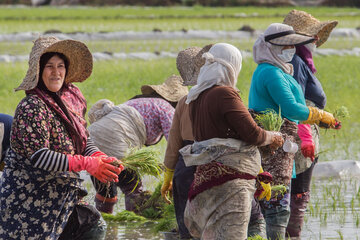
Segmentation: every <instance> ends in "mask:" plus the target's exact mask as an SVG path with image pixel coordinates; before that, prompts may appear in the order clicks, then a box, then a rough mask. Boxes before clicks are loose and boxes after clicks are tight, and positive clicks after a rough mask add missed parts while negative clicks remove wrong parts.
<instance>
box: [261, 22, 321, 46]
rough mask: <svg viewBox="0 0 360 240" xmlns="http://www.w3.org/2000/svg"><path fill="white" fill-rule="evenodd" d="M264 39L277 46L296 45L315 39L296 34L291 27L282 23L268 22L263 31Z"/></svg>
mask: <svg viewBox="0 0 360 240" xmlns="http://www.w3.org/2000/svg"><path fill="white" fill-rule="evenodd" d="M264 39H265V42H269V43H271V44H273V45H277V46H291V45H295V46H298V45H304V44H307V43H310V42H312V41H314V40H315V38H313V37H309V36H305V35H301V34H297V33H296V32H295V31H294V29H293V27H291V26H289V25H286V24H282V23H272V24H270V26H269V27H268V28H267V29H266V30H265V32H264Z"/></svg>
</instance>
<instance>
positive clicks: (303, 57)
mask: <svg viewBox="0 0 360 240" xmlns="http://www.w3.org/2000/svg"><path fill="white" fill-rule="evenodd" d="M284 24H287V25H290V26H292V27H293V28H294V30H295V31H296V32H297V33H301V34H305V35H308V36H312V37H314V38H315V40H314V42H311V43H308V44H305V45H302V46H296V54H295V55H294V57H293V59H292V61H291V64H292V65H293V66H294V79H295V80H296V81H297V82H298V83H299V84H300V86H301V89H302V91H303V93H304V95H305V100H306V104H307V105H308V106H313V107H314V106H315V107H318V108H320V109H323V108H324V107H325V104H326V95H325V92H324V90H323V88H322V86H321V83H320V81H319V80H318V79H317V78H316V77H315V75H314V74H315V72H316V68H315V65H314V60H313V56H312V53H313V52H314V50H315V49H316V48H317V47H320V46H321V45H322V44H323V43H324V42H326V40H327V39H328V37H329V35H330V32H331V31H332V30H333V29H334V28H335V27H336V25H337V21H326V22H320V21H319V20H317V19H316V18H314V17H313V16H311V15H310V14H308V13H306V12H303V11H298V10H292V11H290V13H289V14H288V15H286V17H285V19H284ZM298 134H299V137H300V139H301V145H300V146H301V152H300V151H299V152H297V153H296V155H295V165H296V178H295V179H293V180H292V182H291V203H290V209H291V210H290V219H289V224H288V226H287V229H286V231H287V234H288V235H289V236H290V237H291V238H292V239H300V235H301V230H302V225H303V222H304V215H305V210H306V207H307V203H308V202H309V199H310V182H311V176H312V172H313V169H314V166H315V163H316V162H317V160H318V157H315V156H316V155H317V154H318V152H319V127H318V126H317V125H316V124H314V125H311V126H310V125H308V124H299V125H298Z"/></svg>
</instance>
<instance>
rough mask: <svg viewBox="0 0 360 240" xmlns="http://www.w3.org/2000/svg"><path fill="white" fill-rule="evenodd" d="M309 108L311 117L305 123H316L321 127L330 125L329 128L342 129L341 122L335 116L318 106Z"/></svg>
mask: <svg viewBox="0 0 360 240" xmlns="http://www.w3.org/2000/svg"><path fill="white" fill-rule="evenodd" d="M308 108H309V117H308V119H307V120H306V121H304V122H302V123H303V124H314V123H316V124H317V125H319V126H320V127H325V126H328V127H329V128H334V129H340V128H339V126H341V122H339V121H337V120H336V119H335V118H334V116H333V115H332V114H331V113H329V112H326V111H324V110H321V109H319V108H316V107H308Z"/></svg>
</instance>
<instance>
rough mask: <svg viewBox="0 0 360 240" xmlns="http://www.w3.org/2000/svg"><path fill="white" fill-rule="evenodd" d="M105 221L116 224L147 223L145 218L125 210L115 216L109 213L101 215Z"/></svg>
mask: <svg viewBox="0 0 360 240" xmlns="http://www.w3.org/2000/svg"><path fill="white" fill-rule="evenodd" d="M101 215H102V216H103V218H104V220H105V221H116V222H144V221H147V220H146V218H144V217H143V216H139V215H137V214H136V213H134V212H131V211H127V210H124V211H122V212H119V213H117V214H116V215H115V216H114V215H112V214H108V213H101Z"/></svg>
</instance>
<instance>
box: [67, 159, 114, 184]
mask: <svg viewBox="0 0 360 240" xmlns="http://www.w3.org/2000/svg"><path fill="white" fill-rule="evenodd" d="M67 158H68V161H69V171H74V172H79V171H81V170H86V171H87V172H88V173H90V174H91V175H92V176H94V177H96V178H97V179H99V181H101V182H103V183H107V182H109V181H115V182H118V181H119V179H118V175H119V174H120V172H121V168H118V167H116V166H113V165H111V164H109V163H110V162H112V160H109V159H106V160H105V158H104V159H101V157H91V156H86V157H84V156H82V155H70V154H68V155H67Z"/></svg>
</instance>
